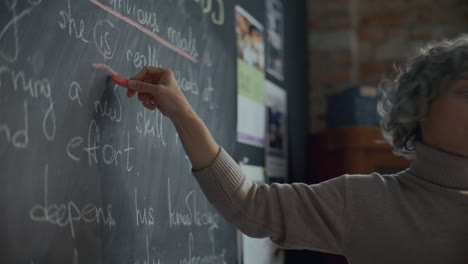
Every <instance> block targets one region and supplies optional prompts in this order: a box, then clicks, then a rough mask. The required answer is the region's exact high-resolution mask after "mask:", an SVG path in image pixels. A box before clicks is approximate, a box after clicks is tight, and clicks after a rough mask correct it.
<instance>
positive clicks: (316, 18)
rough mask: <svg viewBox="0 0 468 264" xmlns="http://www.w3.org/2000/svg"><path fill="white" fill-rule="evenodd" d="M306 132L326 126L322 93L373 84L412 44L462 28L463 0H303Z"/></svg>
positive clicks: (467, 15) (467, 17)
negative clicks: (307, 73)
mask: <svg viewBox="0 0 468 264" xmlns="http://www.w3.org/2000/svg"><path fill="white" fill-rule="evenodd" d="M307 7H308V8H307V19H308V22H307V23H308V50H309V106H310V107H309V112H310V114H309V117H310V122H309V132H310V133H314V132H318V131H321V130H324V129H326V128H327V124H326V119H325V116H326V109H327V105H326V99H327V96H328V95H330V94H333V93H335V92H338V91H341V90H343V89H345V88H346V87H348V86H349V84H351V83H361V84H366V85H378V83H379V81H380V80H381V79H382V77H384V76H390V74H391V73H392V72H393V64H394V63H396V65H398V64H401V63H402V62H404V61H405V60H406V59H408V57H409V56H411V55H412V54H414V51H415V50H416V48H417V47H419V46H421V45H423V44H424V43H426V42H428V41H430V40H433V39H434V40H438V39H442V38H451V37H455V36H457V35H459V34H460V33H462V32H466V28H467V25H468V0H444V1H437V0H392V1H388V0H328V1H323V0H307Z"/></svg>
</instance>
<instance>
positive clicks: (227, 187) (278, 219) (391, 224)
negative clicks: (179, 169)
mask: <svg viewBox="0 0 468 264" xmlns="http://www.w3.org/2000/svg"><path fill="white" fill-rule="evenodd" d="M129 87H130V88H131V89H132V90H133V91H132V90H129V92H128V96H129V97H132V96H133V95H134V94H135V92H136V93H138V99H139V100H140V101H141V102H142V103H143V105H144V106H145V107H146V108H148V109H151V110H154V109H156V108H157V109H158V110H159V111H161V112H162V113H163V114H164V115H165V116H167V117H168V118H170V119H171V120H172V122H173V123H174V126H175V127H176V129H177V132H178V134H179V137H180V139H181V142H182V144H183V147H184V149H185V151H186V153H187V155H188V157H189V158H190V161H191V162H192V166H193V174H194V176H195V178H196V180H197V181H198V183H199V184H200V186H201V188H202V190H203V191H204V193H205V195H206V196H207V198H208V199H209V201H210V202H211V203H212V204H213V205H214V206H215V207H216V208H217V210H218V211H219V212H220V213H221V214H222V215H223V216H224V217H225V218H226V219H227V220H229V221H230V222H231V223H233V224H234V225H235V226H236V227H237V228H239V229H240V230H241V231H242V232H243V233H245V234H246V235H248V236H252V237H270V238H271V240H272V241H273V242H274V243H276V244H277V245H279V246H281V247H283V248H289V249H308V250H316V251H322V252H329V253H334V254H340V255H344V256H345V257H346V258H347V259H348V261H349V263H359V264H362V263H369V264H375V263H400V264H401V263H426V264H427V263H437V264H439V263H468V35H461V36H460V37H458V38H456V39H453V40H443V41H440V42H431V43H429V44H428V45H426V46H425V47H423V48H422V49H421V50H420V52H419V54H418V55H417V56H415V57H414V58H412V59H410V60H409V61H408V63H407V64H406V65H405V67H404V68H403V69H400V70H399V72H398V75H397V77H396V78H395V79H394V80H388V81H386V82H382V83H381V85H380V88H381V89H382V90H383V92H384V95H383V97H382V99H381V101H380V102H379V104H378V112H379V114H380V116H381V117H382V121H381V130H382V133H383V134H384V137H385V139H386V140H387V141H388V143H389V144H390V145H391V146H392V147H393V151H394V153H395V154H398V155H403V156H405V157H407V158H409V159H414V161H413V162H412V163H411V165H410V167H409V168H407V169H406V170H403V171H401V172H399V173H396V174H389V175H381V174H379V173H376V172H374V173H372V174H369V175H349V174H345V175H341V176H339V177H336V178H333V179H330V180H328V181H324V182H321V183H319V184H313V185H306V184H303V183H292V184H277V183H275V184H271V185H268V184H261V185H257V184H254V183H252V182H251V181H250V180H248V179H247V178H246V177H245V176H244V175H243V174H242V171H241V169H240V168H239V166H238V165H237V163H236V162H235V161H234V160H233V159H232V158H231V157H230V156H229V154H228V153H227V152H226V151H225V150H224V149H223V148H222V147H221V146H219V145H218V144H217V143H216V142H215V140H214V139H213V138H212V136H211V134H210V132H209V131H208V129H207V127H206V126H205V124H204V123H203V121H202V120H201V119H200V118H199V117H198V115H197V114H196V113H195V111H194V110H193V108H192V107H191V105H190V104H189V103H188V101H187V99H186V98H185V96H184V94H183V93H182V91H181V89H180V88H179V86H178V84H177V81H176V80H175V78H174V75H173V73H172V72H171V70H169V69H163V68H155V67H144V68H143V69H142V71H141V72H140V73H139V74H138V75H136V76H135V77H133V78H132V79H131V80H130V81H129ZM149 162H151V161H149Z"/></svg>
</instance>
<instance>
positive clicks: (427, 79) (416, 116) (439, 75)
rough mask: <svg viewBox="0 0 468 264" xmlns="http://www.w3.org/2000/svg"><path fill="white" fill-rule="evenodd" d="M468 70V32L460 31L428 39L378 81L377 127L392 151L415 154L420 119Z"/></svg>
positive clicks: (420, 138) (398, 153)
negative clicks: (389, 75)
mask: <svg viewBox="0 0 468 264" xmlns="http://www.w3.org/2000/svg"><path fill="white" fill-rule="evenodd" d="M395 68H396V67H395ZM467 70H468V34H462V35H460V36H459V37H457V38H454V39H451V40H449V39H444V40H441V41H438V42H435V41H431V42H429V43H428V44H427V45H426V46H424V47H423V48H421V49H420V50H419V52H418V54H417V55H416V56H414V57H413V58H411V59H410V60H409V61H408V62H407V63H406V65H404V67H403V68H401V67H399V68H396V78H395V79H394V80H390V79H385V80H383V81H382V82H380V84H379V92H381V93H382V97H381V99H380V100H379V102H378V104H377V112H378V114H379V115H380V117H381V121H380V128H381V131H382V134H383V136H384V138H385V140H386V141H388V143H389V144H390V145H391V146H392V152H393V153H394V154H395V155H399V156H404V157H405V158H407V159H414V158H415V141H421V142H422V134H421V127H420V124H419V121H420V120H421V119H422V118H423V117H424V116H425V115H426V114H427V112H428V110H429V107H430V104H431V103H432V101H433V100H434V99H435V98H436V97H438V96H439V95H440V94H441V93H443V92H444V91H446V88H447V87H448V86H449V85H450V84H451V83H452V82H453V81H454V80H456V79H457V78H459V77H460V76H461V75H463V74H466V73H467Z"/></svg>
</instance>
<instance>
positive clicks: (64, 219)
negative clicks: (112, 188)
mask: <svg viewBox="0 0 468 264" xmlns="http://www.w3.org/2000/svg"><path fill="white" fill-rule="evenodd" d="M48 171H49V166H48V164H46V166H45V172H44V204H37V205H34V206H33V207H32V208H31V210H30V211H29V216H30V218H31V220H33V221H35V222H46V223H50V224H53V225H57V226H59V227H66V226H69V227H70V233H71V235H72V237H73V238H75V222H81V221H82V222H85V223H91V222H95V223H97V224H100V223H103V224H105V225H107V226H109V228H111V227H112V226H114V225H115V220H114V219H113V218H112V205H110V204H109V205H108V206H107V208H106V211H105V212H104V210H103V209H102V208H100V207H97V206H96V205H95V204H92V203H88V204H86V205H85V206H83V207H82V208H79V207H78V206H77V205H76V204H75V202H73V201H68V202H66V203H62V204H54V203H49V201H48V198H47V197H48V189H47V179H48Z"/></svg>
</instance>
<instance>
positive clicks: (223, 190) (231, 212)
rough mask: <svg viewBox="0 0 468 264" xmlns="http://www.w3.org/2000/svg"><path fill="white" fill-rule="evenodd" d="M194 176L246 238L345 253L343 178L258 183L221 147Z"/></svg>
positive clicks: (223, 213)
mask: <svg viewBox="0 0 468 264" xmlns="http://www.w3.org/2000/svg"><path fill="white" fill-rule="evenodd" d="M193 174H194V176H195V178H196V180H197V181H198V183H199V184H200V187H201V188H202V190H203V192H204V193H205V195H206V196H207V198H208V200H209V201H210V202H211V204H212V205H213V206H214V207H215V208H216V209H217V210H218V211H219V212H220V213H221V214H222V215H223V216H224V217H225V218H226V219H227V220H228V221H229V222H231V223H232V224H234V225H235V226H236V227H237V228H238V229H239V230H240V231H242V232H243V233H244V234H246V235H248V236H251V237H257V238H261V237H267V236H268V237H270V239H271V240H272V241H273V242H274V243H276V244H277V245H279V246H281V247H283V248H290V249H309V250H317V251H322V252H329V253H334V254H343V251H344V248H343V247H344V242H345V241H344V240H345V228H346V226H345V223H346V218H345V193H344V192H345V177H344V176H340V177H337V178H334V179H331V180H328V181H325V182H321V183H319V184H313V185H306V184H302V183H293V184H277V183H274V184H271V185H268V184H260V185H257V184H255V183H253V182H252V181H250V180H249V179H247V178H246V177H245V176H244V175H243V173H242V171H241V169H240V167H239V166H238V164H237V163H236V162H235V161H234V160H233V159H232V158H231V157H230V156H229V154H228V153H227V152H226V151H225V150H224V149H223V148H221V150H220V152H219V154H218V156H217V157H216V159H215V160H214V161H213V163H212V164H211V165H210V166H209V167H208V168H206V169H203V170H201V171H199V172H193Z"/></svg>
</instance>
